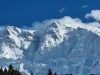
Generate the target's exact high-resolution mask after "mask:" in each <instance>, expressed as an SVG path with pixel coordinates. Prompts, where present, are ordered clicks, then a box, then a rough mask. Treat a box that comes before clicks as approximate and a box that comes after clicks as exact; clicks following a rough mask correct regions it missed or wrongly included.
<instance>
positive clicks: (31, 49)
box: [0, 17, 100, 75]
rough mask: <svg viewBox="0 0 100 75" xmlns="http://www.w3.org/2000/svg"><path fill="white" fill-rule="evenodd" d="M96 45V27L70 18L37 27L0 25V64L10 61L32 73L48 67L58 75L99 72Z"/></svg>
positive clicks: (99, 31)
mask: <svg viewBox="0 0 100 75" xmlns="http://www.w3.org/2000/svg"><path fill="white" fill-rule="evenodd" d="M41 30H42V31H41ZM40 32H41V33H40ZM99 45H100V29H99V27H96V26H90V25H88V24H84V23H82V22H81V21H79V20H78V19H76V20H73V19H71V18H69V17H67V18H66V19H65V18H64V19H60V20H59V19H58V20H53V21H51V22H50V23H48V24H47V25H46V26H45V27H41V28H40V29H37V30H34V29H33V30H25V29H20V28H17V27H14V26H7V27H2V28H0V65H3V67H5V66H7V65H8V64H10V63H12V64H13V65H14V67H16V68H18V69H19V70H20V71H22V72H23V73H25V74H29V72H30V71H31V70H33V72H34V75H41V73H42V75H45V74H46V73H47V70H48V68H51V69H52V70H53V71H54V72H57V73H58V74H59V75H60V74H65V73H72V74H73V75H89V74H90V73H96V74H100V71H99V69H100V68H99V67H100V46H99ZM2 62H3V63H2Z"/></svg>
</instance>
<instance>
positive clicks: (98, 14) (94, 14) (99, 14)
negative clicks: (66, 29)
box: [85, 10, 100, 21]
mask: <svg viewBox="0 0 100 75" xmlns="http://www.w3.org/2000/svg"><path fill="white" fill-rule="evenodd" d="M85 17H86V18H93V19H95V20H96V21H100V10H92V11H91V12H90V13H87V14H86V15H85Z"/></svg>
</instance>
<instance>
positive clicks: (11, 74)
mask: <svg viewBox="0 0 100 75" xmlns="http://www.w3.org/2000/svg"><path fill="white" fill-rule="evenodd" d="M0 75H22V74H21V72H20V71H19V70H15V69H14V68H13V66H12V65H9V66H8V69H7V68H5V69H4V70H3V68H2V66H1V68H0Z"/></svg>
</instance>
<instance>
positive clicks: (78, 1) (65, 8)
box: [0, 0, 100, 27]
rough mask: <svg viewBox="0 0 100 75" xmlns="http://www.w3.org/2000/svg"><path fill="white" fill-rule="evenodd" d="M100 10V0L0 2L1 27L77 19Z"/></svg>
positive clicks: (21, 0) (8, 0) (18, 0)
mask: <svg viewBox="0 0 100 75" xmlns="http://www.w3.org/2000/svg"><path fill="white" fill-rule="evenodd" d="M96 9H100V0H0V25H5V24H9V25H15V26H19V27H21V26H31V24H32V23H33V22H35V21H43V20H45V19H53V18H61V17H63V16H71V17H77V18H80V19H82V20H83V21H85V19H84V15H85V14H86V13H89V12H90V11H91V10H96Z"/></svg>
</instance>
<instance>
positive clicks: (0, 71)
mask: <svg viewBox="0 0 100 75" xmlns="http://www.w3.org/2000/svg"><path fill="white" fill-rule="evenodd" d="M0 75H3V69H2V66H1V68H0Z"/></svg>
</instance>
